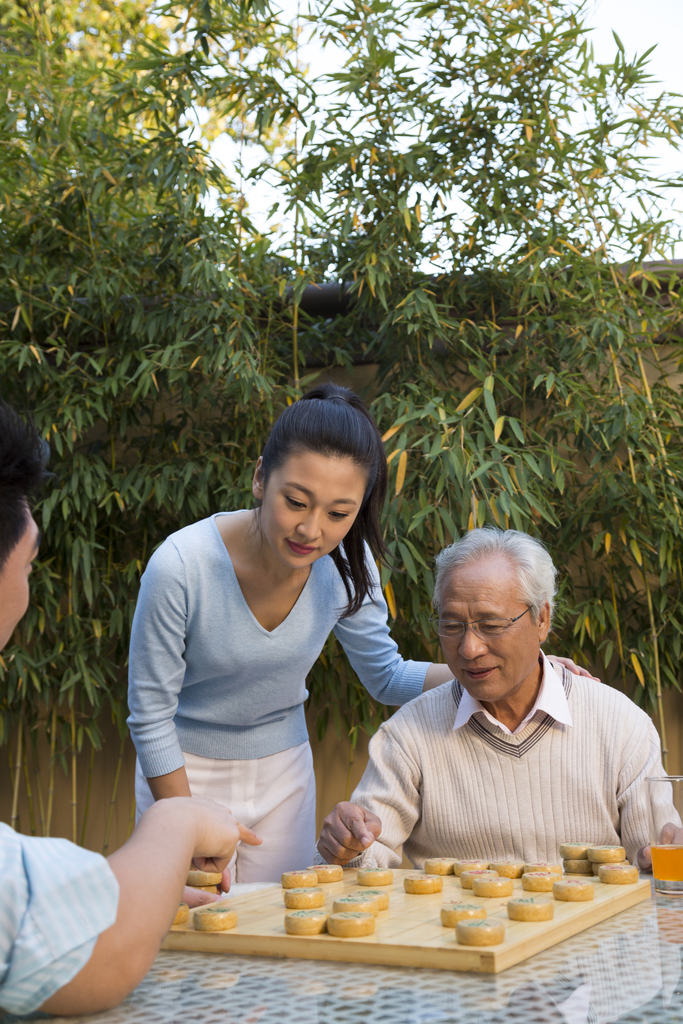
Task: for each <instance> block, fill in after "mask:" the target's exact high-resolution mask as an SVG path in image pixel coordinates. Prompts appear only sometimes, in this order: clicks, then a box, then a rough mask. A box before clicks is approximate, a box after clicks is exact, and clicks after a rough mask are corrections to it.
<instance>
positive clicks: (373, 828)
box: [318, 800, 382, 864]
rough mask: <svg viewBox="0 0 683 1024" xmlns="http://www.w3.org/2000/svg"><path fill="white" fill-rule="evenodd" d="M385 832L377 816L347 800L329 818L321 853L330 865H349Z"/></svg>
mask: <svg viewBox="0 0 683 1024" xmlns="http://www.w3.org/2000/svg"><path fill="white" fill-rule="evenodd" d="M381 831H382V822H381V821H380V820H379V818H378V817H377V815H376V814H372V812H371V811H366V810H365V808H364V807H359V806H358V805H357V804H351V803H349V802H348V800H344V801H343V802H342V803H340V804H337V806H336V807H335V809H334V810H333V811H332V812H331V814H328V815H327V817H326V818H325V821H324V822H323V827H322V831H321V833H320V839H319V840H318V850H319V851H320V853H321V854H322V856H323V857H324V858H325V860H326V861H327V863H328V864H348V862H349V861H350V860H353V858H354V857H357V856H358V854H359V853H363V851H364V850H367V848H368V846H371V845H372V843H374V841H375V839H377V836H378V835H379V834H380V832H381Z"/></svg>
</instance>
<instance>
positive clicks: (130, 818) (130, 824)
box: [126, 796, 137, 840]
mask: <svg viewBox="0 0 683 1024" xmlns="http://www.w3.org/2000/svg"><path fill="white" fill-rule="evenodd" d="M136 807H137V803H136V800H135V796H133V802H132V804H131V805H130V814H129V816H128V832H127V833H126V840H128V839H130V834H131V832H132V831H133V826H134V824H135V810H136Z"/></svg>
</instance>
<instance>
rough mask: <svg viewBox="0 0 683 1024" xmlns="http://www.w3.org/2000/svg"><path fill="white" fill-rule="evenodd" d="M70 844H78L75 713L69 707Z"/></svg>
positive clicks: (72, 708)
mask: <svg viewBox="0 0 683 1024" xmlns="http://www.w3.org/2000/svg"><path fill="white" fill-rule="evenodd" d="M70 720H71V842H72V843H76V842H78V789H77V786H78V779H77V776H76V771H77V769H78V764H77V760H76V712H75V711H74V706H73V704H72V705H71V715H70Z"/></svg>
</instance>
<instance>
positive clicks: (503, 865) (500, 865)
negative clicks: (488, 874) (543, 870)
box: [489, 860, 524, 878]
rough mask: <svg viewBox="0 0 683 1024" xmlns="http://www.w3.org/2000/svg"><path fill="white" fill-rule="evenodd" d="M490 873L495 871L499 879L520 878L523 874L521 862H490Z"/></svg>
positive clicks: (522, 863)
mask: <svg viewBox="0 0 683 1024" xmlns="http://www.w3.org/2000/svg"><path fill="white" fill-rule="evenodd" d="M489 868H490V869H491V871H497V872H498V874H499V875H500V877H501V878H521V877H522V875H523V874H524V861H523V860H492V861H491V863H490V864H489Z"/></svg>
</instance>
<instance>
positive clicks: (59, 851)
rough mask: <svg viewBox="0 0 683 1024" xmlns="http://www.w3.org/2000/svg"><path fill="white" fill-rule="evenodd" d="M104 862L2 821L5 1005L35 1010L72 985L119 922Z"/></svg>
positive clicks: (0, 972) (0, 954)
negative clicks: (22, 832)
mask: <svg viewBox="0 0 683 1024" xmlns="http://www.w3.org/2000/svg"><path fill="white" fill-rule="evenodd" d="M118 902H119V883H118V882H117V880H116V878H115V876H114V873H113V872H112V870H111V868H110V867H109V865H108V864H107V862H106V860H105V859H104V857H101V856H100V854H99V853H92V852H91V851H90V850H82V849H81V848H80V847H79V846H75V845H74V844H73V843H69V842H68V841H67V840H66V839H40V838H36V837H32V836H23V835H20V834H19V833H18V832H15V831H14V829H12V828H10V827H9V825H5V824H3V823H2V822H0V1007H2V1008H3V1009H4V1010H8V1011H9V1012H10V1013H20V1014H25V1013H32V1012H33V1011H34V1010H37V1009H38V1007H39V1006H41V1005H42V1004H43V1003H44V1002H45V1000H46V999H49V998H50V996H51V995H53V994H54V993H55V992H56V991H57V990H58V989H60V988H62V987H63V986H64V985H66V984H67V982H69V981H71V979H72V978H74V977H75V976H76V975H77V974H78V972H79V971H80V970H81V968H82V967H84V966H85V964H86V963H87V962H88V960H89V959H90V957H91V956H92V952H93V949H94V948H95V943H96V942H97V938H98V936H99V935H100V933H101V932H103V931H104V930H105V929H106V928H109V927H110V925H112V924H113V923H114V921H115V920H116V911H117V908H118Z"/></svg>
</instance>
